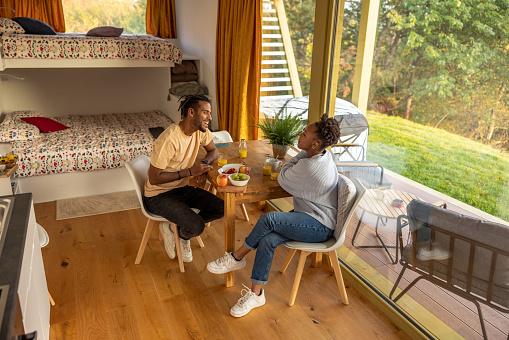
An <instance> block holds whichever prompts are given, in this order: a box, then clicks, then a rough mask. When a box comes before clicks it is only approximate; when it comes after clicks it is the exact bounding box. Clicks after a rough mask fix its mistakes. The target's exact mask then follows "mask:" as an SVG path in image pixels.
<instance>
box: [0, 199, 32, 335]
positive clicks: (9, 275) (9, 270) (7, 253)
mask: <svg viewBox="0 0 509 340" xmlns="http://www.w3.org/2000/svg"><path fill="white" fill-rule="evenodd" d="M0 199H11V200H12V202H11V204H12V209H11V216H10V220H9V221H6V224H7V225H8V226H7V230H4V232H5V235H3V236H2V237H5V242H4V244H3V248H2V249H1V253H0V286H4V285H6V286H8V287H9V288H8V292H7V300H6V304H5V309H4V313H3V318H2V320H1V322H2V323H1V329H0V339H1V340H4V339H10V338H11V336H12V334H15V332H14V327H15V318H16V313H20V311H19V310H18V309H19V302H18V301H19V300H18V285H19V279H20V274H21V265H22V261H23V253H24V249H25V241H26V236H27V227H28V221H29V217H30V208H31V204H32V194H31V193H27V194H19V195H10V196H2V197H0ZM4 228H5V227H4ZM2 294H4V291H3V292H2ZM16 333H17V334H22V330H16Z"/></svg>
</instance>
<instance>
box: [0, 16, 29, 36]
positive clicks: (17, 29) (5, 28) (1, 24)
mask: <svg viewBox="0 0 509 340" xmlns="http://www.w3.org/2000/svg"><path fill="white" fill-rule="evenodd" d="M2 33H18V34H23V33H25V30H24V29H23V27H21V26H20V25H19V24H18V23H17V22H16V21H13V20H11V19H7V18H0V34H2Z"/></svg>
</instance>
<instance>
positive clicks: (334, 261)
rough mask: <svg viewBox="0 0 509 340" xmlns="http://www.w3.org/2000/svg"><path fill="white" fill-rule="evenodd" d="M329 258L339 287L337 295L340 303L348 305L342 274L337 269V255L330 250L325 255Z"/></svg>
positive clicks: (339, 269)
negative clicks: (339, 296) (339, 297)
mask: <svg viewBox="0 0 509 340" xmlns="http://www.w3.org/2000/svg"><path fill="white" fill-rule="evenodd" d="M327 255H328V256H329V258H330V260H331V262H332V265H333V266H334V272H335V274H336V282H337V283H338V287H339V294H340V295H341V301H343V303H344V304H345V305H348V296H347V295H346V288H345V282H344V281H343V274H342V273H341V268H340V267H339V261H338V255H337V254H336V251H335V250H332V251H330V252H328V253H327Z"/></svg>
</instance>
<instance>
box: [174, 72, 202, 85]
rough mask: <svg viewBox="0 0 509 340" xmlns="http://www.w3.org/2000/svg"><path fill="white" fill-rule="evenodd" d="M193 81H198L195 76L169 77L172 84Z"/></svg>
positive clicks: (180, 75)
mask: <svg viewBox="0 0 509 340" xmlns="http://www.w3.org/2000/svg"><path fill="white" fill-rule="evenodd" d="M194 80H198V75H197V74H191V73H184V74H172V75H171V82H172V83H180V82H183V81H194Z"/></svg>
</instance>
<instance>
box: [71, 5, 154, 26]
mask: <svg viewBox="0 0 509 340" xmlns="http://www.w3.org/2000/svg"><path fill="white" fill-rule="evenodd" d="M63 6H64V17H65V25H66V30H67V32H73V33H74V32H76V33H86V32H88V31H89V30H90V29H92V28H94V27H97V26H114V27H121V28H123V29H124V33H128V34H129V33H130V34H145V33H146V26H145V11H146V8H147V0H63Z"/></svg>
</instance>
